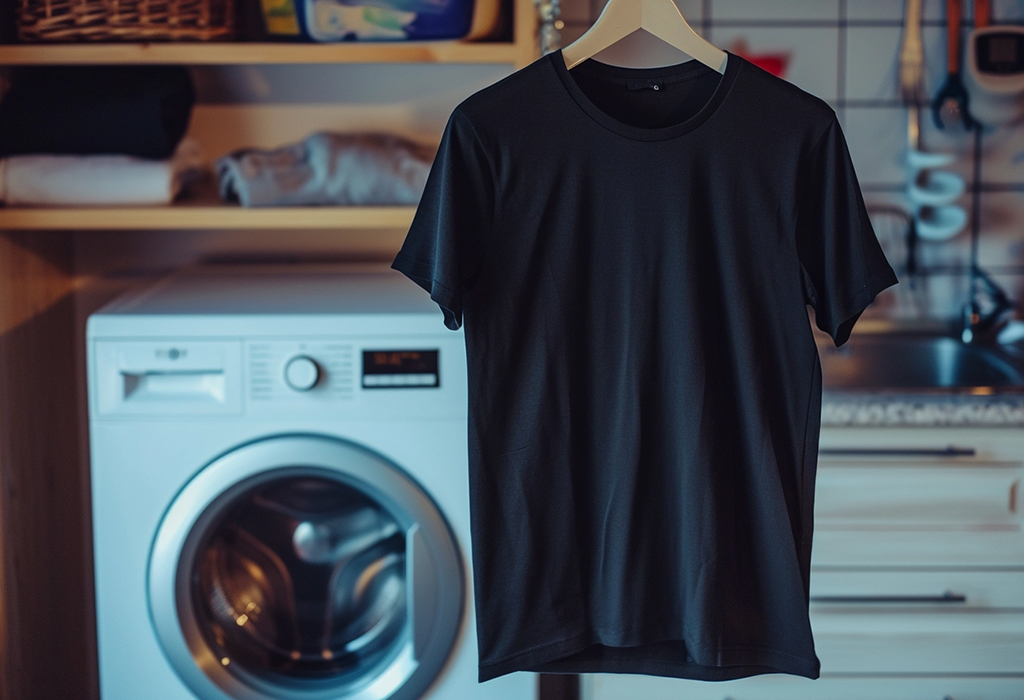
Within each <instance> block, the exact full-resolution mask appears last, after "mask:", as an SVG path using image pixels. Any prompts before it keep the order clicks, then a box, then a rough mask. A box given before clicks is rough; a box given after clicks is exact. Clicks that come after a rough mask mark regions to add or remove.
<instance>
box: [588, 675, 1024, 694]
mask: <svg viewBox="0 0 1024 700" xmlns="http://www.w3.org/2000/svg"><path fill="white" fill-rule="evenodd" d="M581 691H582V692H581V698H582V700H623V699H624V698H636V699H638V700H1021V698H1024V677H1022V678H830V677H825V676H823V677H822V678H819V679H817V680H813V681H812V680H809V679H807V678H798V677H796V676H783V675H781V674H773V675H766V676H754V677H752V678H743V679H740V680H736V681H724V682H722V683H706V682H702V681H687V680H680V679H678V678H658V677H655V676H630V675H618V674H601V673H598V674H588V675H584V676H583V677H582V683H581Z"/></svg>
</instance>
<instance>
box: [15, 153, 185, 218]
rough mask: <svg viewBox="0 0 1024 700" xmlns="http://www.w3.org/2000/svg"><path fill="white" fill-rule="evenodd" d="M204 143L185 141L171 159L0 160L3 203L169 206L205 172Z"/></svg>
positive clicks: (67, 157)
mask: <svg viewBox="0 0 1024 700" xmlns="http://www.w3.org/2000/svg"><path fill="white" fill-rule="evenodd" d="M202 168H203V157H202V150H201V148H200V146H199V143H198V142H197V141H196V140H195V139H192V138H186V139H182V140H181V143H179V144H178V148H177V150H176V151H175V152H174V155H172V156H171V157H170V158H167V159H164V160H156V159H151V158H138V157H136V156H128V155H119V154H96V155H81V156H78V155H54V154H48V153H41V154H32V155H18V156H8V157H7V158H0V201H3V202H6V203H7V204H12V205H119V204H169V203H170V202H172V201H174V198H175V197H177V196H178V193H179V192H181V190H182V188H183V187H184V186H185V185H186V184H187V183H188V182H190V181H192V180H194V179H196V178H197V177H198V176H199V175H200V174H201V172H202Z"/></svg>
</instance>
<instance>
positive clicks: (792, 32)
mask: <svg viewBox="0 0 1024 700" xmlns="http://www.w3.org/2000/svg"><path fill="white" fill-rule="evenodd" d="M676 2H677V3H678V4H679V5H680V7H681V8H682V11H683V14H684V16H685V17H686V18H687V20H688V21H689V22H690V24H691V25H693V26H694V28H695V29H697V30H701V27H702V22H701V19H703V20H705V22H704V23H703V26H704V27H705V28H706V35H707V36H708V37H709V38H710V40H711V41H713V42H714V43H715V44H716V45H718V46H721V47H723V48H730V45H731V44H732V42H733V41H735V40H737V39H744V40H745V41H746V42H747V45H748V46H749V48H750V50H752V51H753V52H761V51H779V52H789V53H790V54H791V65H790V68H789V72H788V73H787V75H786V76H785V77H786V79H788V80H790V81H791V82H793V83H794V84H796V85H798V86H800V87H801V88H803V89H805V90H807V91H809V92H811V93H813V94H815V95H818V96H819V97H822V98H823V99H826V100H828V101H829V103H830V104H832V105H833V107H834V108H835V109H836V111H837V113H838V114H839V117H840V120H841V123H842V126H843V131H844V133H845V135H846V138H847V143H848V144H849V146H850V152H851V154H852V157H853V160H854V165H855V167H856V168H857V174H858V178H859V179H860V182H861V185H862V187H863V188H864V189H865V199H866V200H867V201H868V203H869V205H871V204H872V203H879V202H887V203H895V204H897V205H899V206H904V207H905V206H906V196H905V193H904V191H903V188H904V187H905V183H906V179H907V175H906V171H905V168H904V163H905V159H906V151H907V136H906V129H907V122H906V111H905V109H904V108H903V107H902V105H901V103H900V101H899V93H898V89H897V79H898V75H897V74H898V64H897V50H898V46H899V42H900V36H901V32H902V26H901V25H902V18H903V8H904V0H771V1H769V0H676ZM992 4H993V8H992V16H993V18H994V20H996V21H1000V20H1001V21H1016V22H1021V23H1024V0H994V1H993V3H992ZM603 5H604V0H593V2H590V1H589V0H564V4H563V8H564V12H565V16H566V18H583V19H582V20H579V19H577V20H575V21H576V24H575V25H570V26H567V27H566V29H565V31H564V32H563V36H564V37H565V39H566V42H565V43H568V41H571V40H572V39H575V37H576V36H578V35H579V34H581V33H582V32H583V31H585V30H586V28H587V26H588V23H589V22H591V21H593V19H594V18H596V16H597V13H599V12H600V9H601V8H602V7H603ZM964 5H965V8H964V9H965V17H964V33H965V37H966V31H967V30H968V28H969V26H970V17H971V5H972V3H971V2H965V3H964ZM702 9H704V10H706V11H707V16H706V17H702V14H701V12H702ZM588 13H589V14H588ZM944 19H945V0H924V27H923V37H924V51H925V60H926V77H925V87H926V93H927V95H928V96H929V97H930V96H933V95H934V94H935V93H936V92H937V91H938V89H939V87H940V85H941V84H942V82H943V80H944V78H945V64H946V46H945V26H944ZM921 138H922V148H924V150H930V151H943V152H948V153H952V154H954V155H955V156H956V160H955V161H954V162H953V163H952V164H951V165H950V166H949V169H950V170H952V171H954V172H957V173H959V174H961V175H963V176H964V177H965V179H966V180H967V181H968V185H969V186H970V180H971V178H972V177H973V134H969V133H967V132H965V131H964V130H962V129H938V128H936V127H935V126H934V125H933V123H932V117H931V110H930V108H928V107H926V108H925V109H923V110H922V136H921ZM982 157H983V160H982V183H983V192H982V196H981V200H980V202H981V213H982V217H981V221H982V228H981V237H980V239H979V240H980V245H979V254H980V263H981V264H982V266H985V267H990V268H992V270H993V277H996V278H997V280H998V281H1000V283H1001V284H1004V285H1005V287H1006V289H1007V291H1009V292H1011V294H1015V295H1017V296H1015V298H1018V299H1024V125H1021V126H1011V127H1000V128H998V129H988V130H986V131H985V132H984V141H983V147H982ZM972 201H973V196H972V194H971V190H970V189H969V190H968V192H967V193H966V194H965V195H964V196H962V197H961V198H960V200H959V201H958V204H960V205H962V206H964V207H966V208H967V209H968V211H970V207H971V204H972ZM890 228H893V227H890ZM882 237H885V238H886V240H884V241H883V247H884V248H885V250H886V253H887V255H888V256H889V258H890V261H891V262H892V263H893V264H894V266H896V267H897V268H898V272H899V270H900V269H902V266H903V264H904V260H905V249H904V248H903V246H902V242H901V241H900V240H898V239H899V233H896V234H893V233H892V231H888V232H884V233H883V232H880V238H882ZM969 252H970V236H969V233H968V232H967V231H965V232H963V233H961V234H960V235H959V236H957V237H956V238H954V239H953V240H951V241H949V242H945V243H929V242H922V243H921V245H920V248H919V250H918V263H919V265H921V266H924V267H927V266H936V267H937V266H942V267H944V268H945V267H948V266H956V265H959V266H965V265H966V264H967V263H968V261H969ZM1017 270H1019V271H1020V274H1018V273H1017V272H1016V271H1017ZM996 271H998V272H999V274H998V275H997V274H995V272H996ZM901 279H902V280H904V282H905V284H901V285H899V286H898V288H897V289H898V290H900V289H901V291H897V290H889V291H888V292H886V294H892V295H895V294H897V293H898V294H901V295H903V299H902V301H900V302H899V303H896V301H895V300H894V299H889V300H883V301H882V302H881V303H879V304H878V306H879V308H880V309H882V310H883V311H884V312H886V313H888V312H890V311H892V312H893V313H897V312H898V313H901V314H903V315H904V316H905V315H906V314H907V313H910V312H913V313H923V314H925V315H933V316H943V317H945V316H948V315H950V314H955V313H957V309H959V307H960V306H961V305H962V304H963V295H964V293H965V290H966V283H965V280H964V276H963V275H962V274H957V273H955V272H954V273H949V272H942V273H938V272H936V274H933V275H931V276H929V277H927V278H923V277H922V278H920V279H919V280H918V281H917V282H916V283H915V284H914V285H913V287H914V288H913V289H911V284H910V281H909V280H908V279H906V278H905V277H901ZM1021 315H1022V317H1024V308H1022V314H1021Z"/></svg>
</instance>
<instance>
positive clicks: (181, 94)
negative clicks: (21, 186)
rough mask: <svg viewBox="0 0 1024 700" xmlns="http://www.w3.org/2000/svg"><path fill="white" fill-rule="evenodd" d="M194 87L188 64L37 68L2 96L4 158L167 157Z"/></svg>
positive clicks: (178, 137) (29, 69)
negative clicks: (45, 155)
mask: <svg viewBox="0 0 1024 700" xmlns="http://www.w3.org/2000/svg"><path fill="white" fill-rule="evenodd" d="M194 103H195V89H194V87H193V85H192V80H191V77H190V76H189V73H188V70H187V69H186V68H185V67H183V66H32V67H27V68H24V69H22V70H21V71H20V72H19V73H18V74H17V76H16V77H15V80H14V84H13V85H12V87H11V89H10V91H9V92H8V93H7V94H6V95H4V97H3V100H0V156H8V155H17V154H23V153H61V154H91V153H124V154H128V155H133V156H140V157H143V158H167V157H169V156H170V155H171V154H172V153H173V152H174V149H175V148H176V147H177V145H178V143H179V142H180V141H181V138H182V136H183V135H184V134H185V130H186V129H187V128H188V123H189V118H190V117H191V114H192V106H193V104H194Z"/></svg>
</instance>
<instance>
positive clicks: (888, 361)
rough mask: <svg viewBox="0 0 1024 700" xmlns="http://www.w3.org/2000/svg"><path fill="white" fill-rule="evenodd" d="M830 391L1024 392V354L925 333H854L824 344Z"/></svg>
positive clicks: (825, 378) (826, 384)
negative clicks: (842, 341)
mask: <svg viewBox="0 0 1024 700" xmlns="http://www.w3.org/2000/svg"><path fill="white" fill-rule="evenodd" d="M818 350H819V354H820V356H821V366H822V378H823V381H824V389H825V391H843V392H845V391H873V392H879V391H894V392H908V393H918V392H926V393H927V392H969V393H980V394H984V393H996V392H1000V393H1003V392H1022V393H1024V356H1022V355H1021V354H1020V351H1019V349H1017V350H1016V351H1015V349H1013V348H1006V347H1003V346H999V345H991V346H988V345H968V344H965V343H963V342H961V341H960V340H959V339H957V338H954V337H950V336H943V335H929V334H921V333H912V332H908V333H901V332H889V333H868V334H862V335H858V334H854V335H853V336H851V337H850V340H849V341H848V342H847V343H846V344H845V345H843V346H842V347H840V348H836V347H834V346H833V345H830V344H821V345H819V346H818Z"/></svg>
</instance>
